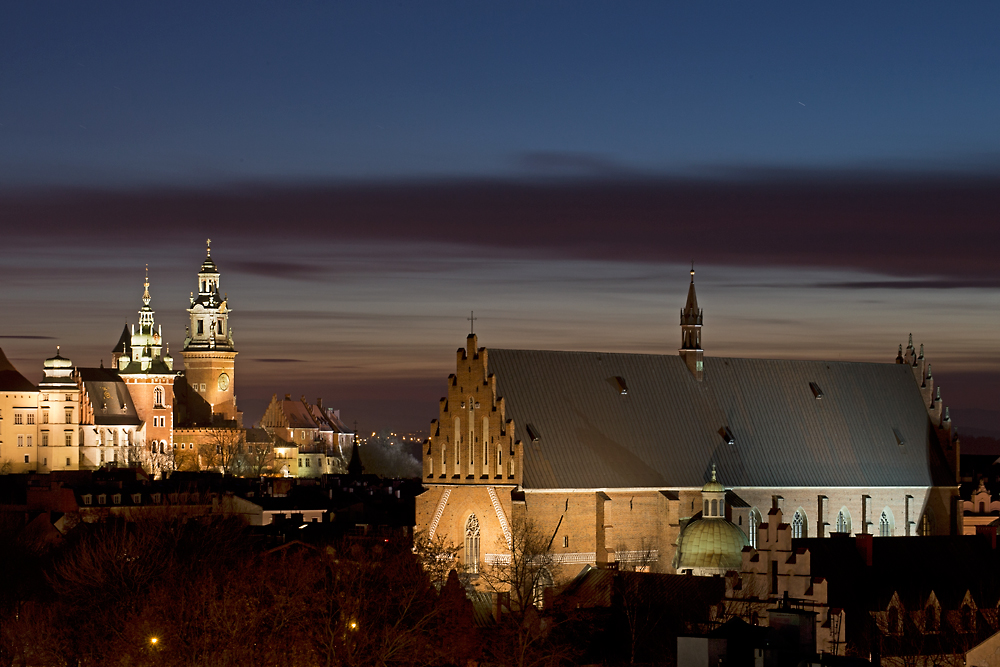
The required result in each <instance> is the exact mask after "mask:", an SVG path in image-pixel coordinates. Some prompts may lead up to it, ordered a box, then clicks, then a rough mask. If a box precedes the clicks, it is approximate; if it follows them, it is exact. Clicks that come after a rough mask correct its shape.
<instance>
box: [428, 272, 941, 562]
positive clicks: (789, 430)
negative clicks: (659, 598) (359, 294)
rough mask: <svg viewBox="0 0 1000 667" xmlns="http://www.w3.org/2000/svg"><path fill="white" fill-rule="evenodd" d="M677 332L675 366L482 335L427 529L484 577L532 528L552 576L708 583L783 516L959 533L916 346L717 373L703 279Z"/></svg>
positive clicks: (439, 468)
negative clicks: (596, 568) (622, 568)
mask: <svg viewBox="0 0 1000 667" xmlns="http://www.w3.org/2000/svg"><path fill="white" fill-rule="evenodd" d="M680 325H681V346H680V350H679V354H676V355H653V354H617V353H602V352H560V351H544V350H508V349H493V348H486V347H479V346H478V339H477V337H476V335H475V334H470V335H469V337H468V340H467V344H466V347H464V348H460V349H459V350H458V352H457V355H456V371H455V373H454V374H452V375H450V376H449V378H448V392H447V395H446V396H445V397H443V398H442V399H441V401H440V407H439V416H438V418H437V419H435V420H433V421H432V422H431V430H430V432H431V436H430V438H429V439H428V440H427V442H426V443H425V446H424V454H423V482H424V486H425V491H424V492H423V493H422V494H421V495H420V496H418V498H417V507H416V523H417V529H418V530H423V531H424V532H425V533H427V534H429V535H430V536H431V537H445V538H446V539H448V540H450V541H452V542H455V543H457V544H459V545H461V546H463V547H464V548H463V550H462V554H463V555H462V558H463V559H464V561H465V564H466V566H467V567H468V568H469V569H470V570H472V571H473V572H475V571H477V570H478V569H480V568H482V567H483V566H484V564H486V563H489V562H491V561H496V560H498V559H505V558H506V557H507V556H506V554H508V553H509V551H508V545H509V544H510V543H511V531H512V527H513V526H516V525H517V523H518V522H517V521H515V519H516V518H518V517H525V518H528V519H531V520H532V521H533V523H534V524H535V525H536V526H538V527H539V528H540V529H541V530H542V531H543V532H544V533H545V534H546V535H547V536H550V537H551V545H552V550H553V552H554V555H555V559H556V562H557V563H558V564H560V565H561V566H562V567H563V568H564V571H563V572H562V573H552V574H554V575H557V576H558V574H562V575H568V574H575V573H576V572H578V571H579V568H580V567H581V566H582V565H583V564H592V565H593V564H604V563H612V562H616V561H617V562H619V563H624V564H625V565H628V564H629V563H630V562H632V563H638V562H640V561H641V562H642V563H644V564H646V565H648V564H649V563H650V561H652V569H654V570H658V571H662V572H671V571H675V570H679V569H684V570H687V569H691V570H695V571H696V573H697V571H704V572H709V571H712V569H713V568H711V567H708V566H701V565H695V563H710V562H714V563H722V562H728V561H727V560H726V558H729V559H730V560H732V556H733V555H732V554H728V555H726V557H725V558H721V559H720V558H716V556H719V554H713V553H712V550H713V549H729V550H738V549H740V548H742V544H743V542H741V540H739V539H734V537H733V536H734V535H735V534H736V533H735V532H733V530H730V529H729V528H727V526H728V525H729V524H732V525H733V526H734V528H736V529H738V532H741V533H742V534H743V535H744V536H745V537H746V540H747V543H749V544H751V545H754V544H755V541H756V537H757V530H756V529H757V527H758V526H760V525H761V523H762V522H764V521H766V520H767V518H766V517H767V516H768V513H769V511H770V510H771V509H772V507H777V508H780V509H781V511H782V513H783V516H784V517H785V520H786V521H788V522H789V523H790V528H791V531H792V534H793V536H794V537H825V536H829V535H830V534H831V533H835V532H836V533H848V534H859V533H868V534H874V535H875V536H889V535H928V534H953V533H956V532H959V531H960V525H958V523H956V522H960V521H961V516H960V513H958V512H956V509H955V508H956V503H957V502H958V500H957V499H958V484H957V481H956V480H957V478H958V461H959V444H958V440H957V438H956V437H955V436H954V432H953V429H952V425H951V421H950V419H949V417H948V412H947V410H946V409H944V408H943V407H942V403H941V397H940V390H938V389H936V388H935V386H934V378H933V375H932V374H931V370H930V364H928V363H927V361H926V360H925V359H924V355H923V348H922V346H921V349H920V352H919V353H918V352H917V351H916V349H915V348H914V347H913V344H912V339H911V341H910V344H909V345H908V346H907V348H906V350H905V352H904V350H903V349H902V346H900V350H899V354H898V355H897V357H896V359H895V362H896V363H861V362H839V361H836V362H834V361H800V360H779V359H739V358H721V357H711V356H706V355H705V353H704V350H703V348H702V344H701V334H702V326H703V313H702V310H701V309H700V308H699V305H698V299H697V295H696V292H695V283H694V271H692V272H691V284H690V286H689V289H688V296H687V301H686V304H685V306H684V308H683V310H682V311H681V318H680ZM713 468H714V469H715V470H717V479H718V482H716V481H714V476H713ZM722 484H725V485H726V486H725V487H723V486H722ZM705 494H708V495H705ZM709 496H710V497H711V498H710V501H706V498H709ZM712 501H714V502H712ZM713 504H714V507H713ZM699 523H702V524H704V525H703V526H699V527H698V528H697V529H696V530H695V526H696V525H697V524H699ZM685 526H689V527H691V531H690V535H689V536H688V537H689V538H690V539H687V538H686V537H685V534H684V533H686V532H688V531H685ZM723 529H725V530H723ZM716 534H718V535H722V537H724V538H725V539H722V538H720V539H718V540H715V539H714V538H712V537H711V536H712V535H716ZM716 542H718V544H717V545H716V544H715V543H716ZM727 545H728V546H727ZM713 558H715V560H712V559H713ZM736 560H738V558H737V559H736ZM734 562H736V561H734ZM689 563H691V565H688V564H689ZM715 569H717V568H715Z"/></svg>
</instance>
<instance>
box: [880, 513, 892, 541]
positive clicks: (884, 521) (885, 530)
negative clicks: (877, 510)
mask: <svg viewBox="0 0 1000 667" xmlns="http://www.w3.org/2000/svg"><path fill="white" fill-rule="evenodd" d="M878 535H879V537H892V516H891V515H890V514H889V510H888V509H885V510H882V516H880V517H879V518H878Z"/></svg>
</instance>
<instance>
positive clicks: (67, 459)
mask: <svg viewBox="0 0 1000 667" xmlns="http://www.w3.org/2000/svg"><path fill="white" fill-rule="evenodd" d="M66 465H67V466H68V465H69V457H68V456H67V457H66Z"/></svg>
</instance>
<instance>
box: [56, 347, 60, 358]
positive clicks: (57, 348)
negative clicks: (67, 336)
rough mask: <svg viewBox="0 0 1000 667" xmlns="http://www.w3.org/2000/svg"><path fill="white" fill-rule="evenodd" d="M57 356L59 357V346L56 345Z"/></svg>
mask: <svg viewBox="0 0 1000 667" xmlns="http://www.w3.org/2000/svg"><path fill="white" fill-rule="evenodd" d="M56 356H57V357H58V356H59V346H58V345H56Z"/></svg>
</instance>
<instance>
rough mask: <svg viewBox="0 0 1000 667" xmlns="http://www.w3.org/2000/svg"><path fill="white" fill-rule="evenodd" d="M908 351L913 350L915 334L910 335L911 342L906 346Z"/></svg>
mask: <svg viewBox="0 0 1000 667" xmlns="http://www.w3.org/2000/svg"><path fill="white" fill-rule="evenodd" d="M906 347H907V349H910V350H912V349H913V334H910V342H909V343H907V345H906Z"/></svg>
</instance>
